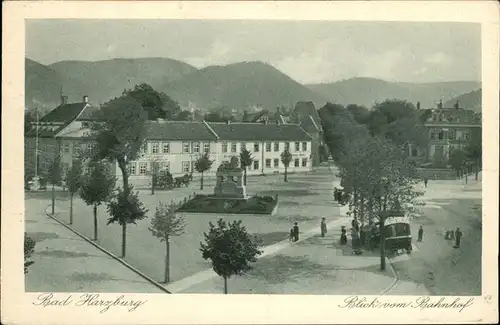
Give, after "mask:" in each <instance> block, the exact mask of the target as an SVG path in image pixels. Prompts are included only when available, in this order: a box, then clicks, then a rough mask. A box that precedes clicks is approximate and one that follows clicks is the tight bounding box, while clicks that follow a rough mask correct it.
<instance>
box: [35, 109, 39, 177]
mask: <svg viewBox="0 0 500 325" xmlns="http://www.w3.org/2000/svg"><path fill="white" fill-rule="evenodd" d="M39 120H40V118H39V114H38V107H37V108H36V138H35V177H38V125H39Z"/></svg>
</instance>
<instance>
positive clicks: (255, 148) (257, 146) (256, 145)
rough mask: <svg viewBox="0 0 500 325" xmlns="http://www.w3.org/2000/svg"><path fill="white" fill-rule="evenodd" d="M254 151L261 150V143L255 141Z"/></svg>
mask: <svg viewBox="0 0 500 325" xmlns="http://www.w3.org/2000/svg"><path fill="white" fill-rule="evenodd" d="M253 151H254V152H259V143H258V142H255V143H254V144H253Z"/></svg>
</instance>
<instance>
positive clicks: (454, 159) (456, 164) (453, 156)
mask: <svg viewBox="0 0 500 325" xmlns="http://www.w3.org/2000/svg"><path fill="white" fill-rule="evenodd" d="M465 159H466V156H465V153H464V151H463V150H461V149H455V150H453V151H451V153H450V165H451V168H453V169H454V170H455V171H456V172H457V177H461V176H462V175H461V173H462V170H463V167H464V164H465Z"/></svg>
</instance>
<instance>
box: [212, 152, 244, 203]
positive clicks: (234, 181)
mask: <svg viewBox="0 0 500 325" xmlns="http://www.w3.org/2000/svg"><path fill="white" fill-rule="evenodd" d="M216 177H217V182H216V185H215V188H214V194H215V196H219V197H231V198H246V197H247V195H246V189H245V185H243V169H241V168H240V167H239V166H238V158H236V157H231V161H230V162H229V163H222V164H221V165H220V166H219V168H217V173H216Z"/></svg>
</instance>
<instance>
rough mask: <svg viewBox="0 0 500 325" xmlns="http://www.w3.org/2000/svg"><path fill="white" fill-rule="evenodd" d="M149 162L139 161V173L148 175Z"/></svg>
mask: <svg viewBox="0 0 500 325" xmlns="http://www.w3.org/2000/svg"><path fill="white" fill-rule="evenodd" d="M146 168H147V164H146V163H145V162H141V163H139V175H146Z"/></svg>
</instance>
